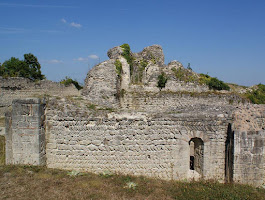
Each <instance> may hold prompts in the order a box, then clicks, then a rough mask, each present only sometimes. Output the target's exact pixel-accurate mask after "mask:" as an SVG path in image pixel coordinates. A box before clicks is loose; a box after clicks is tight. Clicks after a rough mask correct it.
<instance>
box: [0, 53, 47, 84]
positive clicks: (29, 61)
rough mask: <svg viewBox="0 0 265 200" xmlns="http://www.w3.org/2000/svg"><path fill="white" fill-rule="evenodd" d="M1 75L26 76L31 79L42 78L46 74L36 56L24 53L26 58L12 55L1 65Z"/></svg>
mask: <svg viewBox="0 0 265 200" xmlns="http://www.w3.org/2000/svg"><path fill="white" fill-rule="evenodd" d="M0 76H3V77H24V78H29V79H31V80H42V79H45V76H44V75H43V74H42V73H41V65H40V63H39V61H38V59H37V57H36V56H34V55H33V54H31V53H28V54H24V60H19V59H18V58H15V57H11V58H10V59H9V60H7V61H5V62H4V63H3V64H2V65H0Z"/></svg>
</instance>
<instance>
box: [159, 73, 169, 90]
mask: <svg viewBox="0 0 265 200" xmlns="http://www.w3.org/2000/svg"><path fill="white" fill-rule="evenodd" d="M166 83H167V77H166V74H165V73H164V72H162V73H161V74H160V75H159V76H158V82H157V87H159V89H160V90H162V89H163V88H164V87H166Z"/></svg>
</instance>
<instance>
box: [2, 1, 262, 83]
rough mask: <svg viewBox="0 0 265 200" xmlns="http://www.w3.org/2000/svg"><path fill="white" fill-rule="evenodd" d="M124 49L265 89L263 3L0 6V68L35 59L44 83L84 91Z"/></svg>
mask: <svg viewBox="0 0 265 200" xmlns="http://www.w3.org/2000/svg"><path fill="white" fill-rule="evenodd" d="M123 43H128V44H129V45H130V46H131V50H132V51H133V52H139V51H141V50H142V49H143V48H144V47H146V46H150V45H153V44H159V45H161V46H162V48H163V51H164V54H165V64H167V63H169V62H170V61H172V60H178V61H180V62H181V63H182V64H183V65H184V66H185V67H187V65H188V63H190V66H191V68H192V69H193V70H194V71H195V72H197V73H205V74H207V73H208V74H209V75H210V76H213V77H217V78H219V79H221V80H223V81H225V82H228V83H236V84H239V85H245V86H251V85H254V84H258V83H263V84H265V1H264V0H134V1H131V0H130V1H129V0H111V1H110V0H75V1H73V0H38V1H37V0H0V63H3V62H4V61H5V60H8V59H10V58H11V57H16V58H19V59H23V55H24V54H26V53H33V54H34V55H35V56H36V57H37V58H38V60H39V62H40V64H41V70H42V73H43V74H45V76H46V77H47V79H49V80H53V81H60V80H62V79H63V78H65V77H66V76H69V77H71V78H73V79H75V80H77V81H79V82H80V83H81V84H82V83H84V79H85V77H86V74H87V72H88V71H89V70H90V69H91V68H92V67H93V66H94V65H95V64H98V63H99V62H102V61H104V60H107V59H108V57H107V51H108V50H109V49H110V48H112V47H114V46H120V45H122V44H123Z"/></svg>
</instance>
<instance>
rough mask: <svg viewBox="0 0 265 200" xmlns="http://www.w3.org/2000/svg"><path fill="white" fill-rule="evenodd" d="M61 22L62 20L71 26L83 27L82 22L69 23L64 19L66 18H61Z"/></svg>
mask: <svg viewBox="0 0 265 200" xmlns="http://www.w3.org/2000/svg"><path fill="white" fill-rule="evenodd" d="M61 22H62V23H63V24H67V25H68V26H71V27H74V28H81V27H82V25H81V24H78V23H75V22H71V23H68V22H67V21H66V19H64V18H62V19H61Z"/></svg>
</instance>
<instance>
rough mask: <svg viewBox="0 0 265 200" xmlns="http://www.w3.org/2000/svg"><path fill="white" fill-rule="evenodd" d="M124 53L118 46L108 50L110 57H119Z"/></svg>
mask: <svg viewBox="0 0 265 200" xmlns="http://www.w3.org/2000/svg"><path fill="white" fill-rule="evenodd" d="M122 53H123V50H122V48H121V47H119V46H118V47H113V48H112V49H110V50H108V52H107V55H108V57H109V58H110V59H118V58H119V57H120V56H121V55H122Z"/></svg>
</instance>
